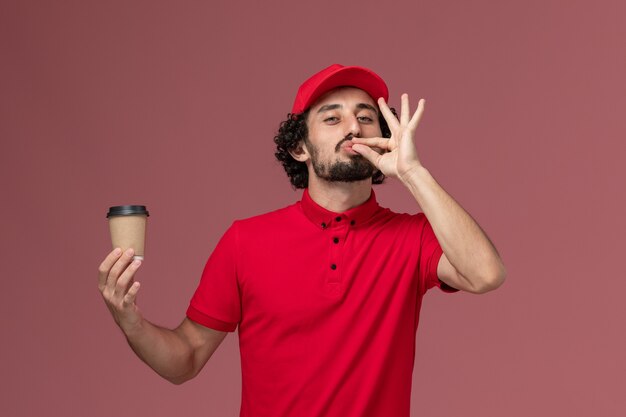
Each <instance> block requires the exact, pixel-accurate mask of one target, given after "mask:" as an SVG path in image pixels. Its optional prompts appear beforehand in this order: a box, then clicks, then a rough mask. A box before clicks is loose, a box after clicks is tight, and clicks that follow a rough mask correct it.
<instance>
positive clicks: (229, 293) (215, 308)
mask: <svg viewBox="0 0 626 417" xmlns="http://www.w3.org/2000/svg"><path fill="white" fill-rule="evenodd" d="M237 253H238V251H237V231H236V227H235V223H233V225H231V227H230V228H229V229H228V230H227V231H226V232H225V233H224V235H223V236H222V238H221V239H220V241H219V242H218V244H217V246H216V247H215V249H214V250H213V253H211V255H210V256H209V258H208V260H207V262H206V264H205V266H204V270H203V272H202V276H201V278H200V283H199V284H198V287H197V289H196V291H195V293H194V294H193V297H192V298H191V301H190V302H189V307H188V309H187V317H188V318H189V319H191V320H193V321H195V322H196V323H199V324H202V325H203V326H206V327H209V328H212V329H215V330H219V331H224V332H232V331H234V330H235V329H236V328H237V324H238V323H239V321H240V320H241V294H240V289H239V284H238V279H237Z"/></svg>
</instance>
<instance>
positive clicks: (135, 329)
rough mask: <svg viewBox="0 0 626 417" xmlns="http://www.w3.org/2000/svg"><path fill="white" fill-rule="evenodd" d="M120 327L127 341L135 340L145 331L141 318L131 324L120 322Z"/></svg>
mask: <svg viewBox="0 0 626 417" xmlns="http://www.w3.org/2000/svg"><path fill="white" fill-rule="evenodd" d="M119 327H120V329H122V332H123V333H124V335H125V336H126V338H127V339H132V338H135V337H137V335H139V334H141V333H142V332H143V331H144V330H145V328H144V320H143V317H139V319H138V320H135V321H133V322H131V323H123V322H120V323H119Z"/></svg>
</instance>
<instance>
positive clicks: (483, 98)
mask: <svg viewBox="0 0 626 417" xmlns="http://www.w3.org/2000/svg"><path fill="white" fill-rule="evenodd" d="M279 3H280V4H279ZM624 4H625V3H624V2H623V1H621V0H614V1H597V2H590V1H546V0H543V1H517V2H511V1H486V0H482V1H461V0H458V1H451V0H438V1H433V0H430V1H406V2H397V3H396V2H394V4H389V3H385V2H382V1H377V2H373V1H359V2H352V1H343V2H339V1H322V0H320V1H317V2H306V3H305V2H293V1H292V2H274V1H271V2H268V1H264V2H261V1H259V2H252V1H249V2H247V3H244V4H241V3H237V2H231V3H227V2H220V3H219V4H217V2H176V3H175V2H155V1H149V2H148V1H146V2H126V1H124V2H122V1H116V2H86V1H75V2H69V1H68V2H39V4H37V3H36V2H32V1H20V2H17V1H10V2H9V1H7V2H3V4H2V7H1V9H2V11H1V12H0V34H1V36H0V44H1V48H2V49H1V50H2V54H1V58H0V60H1V61H0V62H1V63H0V65H1V67H0V83H1V84H0V106H1V107H0V112H1V122H0V139H1V152H0V158H1V161H0V162H1V163H0V172H1V178H2V194H3V199H2V204H1V210H2V213H1V214H2V216H1V218H2V233H1V236H2V237H1V245H2V246H1V247H0V250H1V251H2V262H1V263H0V268H1V269H0V273H1V276H2V283H3V289H2V291H0V297H1V299H0V301H1V305H2V340H3V341H2V345H1V349H2V352H1V353H2V356H1V357H2V375H3V378H2V382H1V384H2V386H1V387H0V396H1V401H0V407H1V409H0V414H1V415H3V416H36V415H41V416H43V415H46V416H90V417H99V416H103V417H104V416H107V417H108V416H111V415H119V416H130V415H142V416H148V415H150V416H154V417H157V416H173V415H184V416H226V417H227V416H237V415H238V412H239V401H240V392H241V391H240V389H241V388H240V383H241V378H240V368H239V356H238V355H239V353H238V348H237V335H236V333H235V334H231V335H229V336H228V337H227V338H226V340H225V341H224V343H223V344H222V345H221V346H220V348H219V349H218V351H217V352H216V354H215V355H214V357H213V358H212V359H211V360H210V362H209V363H208V364H207V366H206V367H205V369H204V371H203V372H202V374H201V375H200V376H199V377H198V378H197V379H195V380H193V381H191V382H189V383H187V384H184V385H181V386H174V385H171V384H169V383H168V382H165V381H164V380H161V379H160V378H159V377H158V376H157V375H156V374H154V373H153V372H152V371H151V370H150V369H149V368H147V367H146V366H145V365H144V364H143V363H141V362H140V361H139V360H138V359H137V358H136V357H135V356H134V354H133V353H132V351H131V350H130V349H129V348H128V346H127V345H126V342H125V340H124V338H123V337H122V334H121V332H120V331H119V330H118V329H117V328H116V327H115V325H114V323H113V321H112V319H111V317H110V315H109V312H108V310H107V309H106V308H105V306H104V303H103V302H102V300H101V297H100V293H99V292H98V290H97V267H98V264H99V263H100V261H101V260H102V258H103V257H104V255H106V253H108V251H109V250H110V244H109V240H108V238H109V237H108V231H107V224H106V220H105V217H104V216H105V211H106V209H107V208H108V207H109V206H111V205H116V204H146V205H147V206H148V208H149V210H150V212H151V214H152V216H151V217H150V223H149V229H148V243H147V260H146V262H145V263H144V265H143V266H142V268H141V270H140V271H139V275H138V278H137V279H138V280H140V281H141V282H142V284H143V285H142V289H141V293H140V298H139V303H140V307H141V308H142V310H143V312H144V314H145V315H146V317H148V318H149V319H151V320H152V321H154V322H156V323H159V324H161V325H165V326H176V325H177V324H178V323H179V322H180V320H182V318H183V315H184V312H185V309H186V307H187V303H188V301H189V298H190V296H191V294H192V292H193V290H194V288H195V286H196V284H197V281H198V279H199V277H200V274H201V272H202V267H203V266H204V262H205V261H206V258H207V257H208V255H209V254H210V253H211V251H212V249H213V247H214V245H215V243H216V242H217V240H218V238H219V237H220V236H221V234H222V232H223V231H224V230H225V229H226V227H227V226H228V225H230V223H231V222H232V220H233V219H237V218H243V217H248V216H251V215H254V214H258V213H262V212H265V211H268V210H271V209H274V208H278V207H281V206H284V205H286V204H290V203H291V202H293V201H295V200H296V199H298V198H299V196H300V193H299V192H298V193H296V192H294V191H292V189H291V188H290V186H289V183H288V181H287V179H286V176H285V175H284V173H283V172H282V168H281V167H280V166H279V165H278V164H277V163H276V162H275V161H274V159H273V143H272V137H273V134H274V132H275V130H276V128H277V126H278V123H279V122H280V121H281V120H282V119H283V118H284V117H285V116H286V114H287V112H288V111H289V110H290V108H291V104H292V100H293V96H294V93H295V91H296V89H297V87H298V85H299V83H300V82H301V81H302V80H303V78H305V77H307V76H308V75H310V74H311V73H312V72H314V71H316V70H318V69H321V68H322V67H325V66H327V65H329V64H331V63H334V62H339V63H343V64H348V65H364V66H368V67H371V68H373V69H375V70H376V71H377V72H379V73H380V74H381V75H382V76H383V77H384V78H385V79H386V80H387V81H388V83H389V87H390V90H391V95H392V96H391V102H392V104H393V105H395V106H396V107H399V97H400V94H401V93H402V92H408V93H409V94H410V96H411V97H412V98H413V103H417V99H418V98H420V97H423V98H425V99H426V100H427V105H426V113H425V115H424V118H423V121H422V124H421V125H420V127H419V136H418V151H419V153H420V157H421V159H422V162H423V163H424V164H425V165H426V166H427V168H429V169H430V170H431V172H432V173H433V175H434V176H435V178H436V179H437V180H438V181H439V182H440V184H441V185H442V186H443V187H444V188H445V189H446V190H447V191H448V192H449V193H450V194H451V195H452V196H454V197H455V198H456V199H457V201H459V202H460V203H461V204H462V205H463V206H464V207H465V208H466V209H467V210H468V211H469V212H470V213H471V214H472V216H473V217H474V218H475V219H476V220H477V221H478V222H479V223H480V225H481V226H482V227H483V229H484V230H485V231H486V232H487V233H488V235H489V236H490V238H491V239H492V241H493V242H494V243H495V244H496V246H497V248H498V250H499V251H500V253H501V254H502V256H503V258H504V260H505V264H506V266H507V268H508V280H507V282H506V283H505V285H504V286H503V287H502V288H500V289H499V290H497V291H495V292H492V293H489V294H486V295H482V296H475V295H471V294H456V295H444V294H442V293H438V292H434V291H433V292H431V293H429V294H428V295H427V297H426V299H425V303H424V306H423V310H422V318H421V323H420V331H419V333H418V337H417V340H418V347H417V349H418V350H417V355H418V357H417V360H416V364H415V371H414V386H413V410H412V411H413V414H412V415H414V416H416V417H417V416H420V417H421V416H433V417H439V416H460V415H463V416H482V417H487V416H498V417H499V416H509V417H517V416H520V417H521V416H524V417H525V416H529V415H542V416H549V415H550V416H554V415H559V416H592V415H593V416H623V415H626V399H624V398H625V397H624V396H623V394H624V392H625V391H626V382H625V381H626V377H625V375H626V358H625V354H624V352H626V336H625V332H624V318H625V317H626V314H625V313H626V308H625V304H624V302H623V294H624V291H625V290H626V280H625V276H624V268H623V266H622V264H621V261H620V259H622V260H623V259H624V256H623V253H622V252H623V250H624V243H623V236H624V232H625V231H626V227H625V226H626V221H625V220H624V215H623V210H622V209H621V208H623V207H624V204H625V203H626V201H625V193H624V185H623V182H624V181H623V180H624V178H625V174H626V170H625V169H624V167H623V160H624V155H625V154H626V153H625V151H626V146H625V138H626V124H625V122H624V119H625V118H624V113H625V111H626V83H625V81H624V80H625V78H624V74H625V73H626V47H625V43H624V39H626V22H625V21H624V16H626V8H625V6H624ZM377 190H378V196H379V200H380V202H381V203H382V204H383V205H385V206H387V207H391V208H392V209H395V210H397V211H410V212H414V211H416V210H418V207H417V206H416V204H415V203H414V201H412V198H411V196H410V195H409V194H408V192H406V191H405V190H404V189H403V188H402V187H401V186H400V185H398V184H397V183H393V182H389V183H388V184H387V185H384V186H381V187H379V188H377Z"/></svg>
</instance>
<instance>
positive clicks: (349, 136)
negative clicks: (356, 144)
mask: <svg viewBox="0 0 626 417" xmlns="http://www.w3.org/2000/svg"><path fill="white" fill-rule="evenodd" d="M353 137H354V135H353V134H352V133H349V134H348V136H346V137H345V138H343V139H341V140H340V141H339V143H338V144H337V146H335V152H339V148H340V147H341V145H342V144H343V143H344V142H345V141H347V140H352V138H353Z"/></svg>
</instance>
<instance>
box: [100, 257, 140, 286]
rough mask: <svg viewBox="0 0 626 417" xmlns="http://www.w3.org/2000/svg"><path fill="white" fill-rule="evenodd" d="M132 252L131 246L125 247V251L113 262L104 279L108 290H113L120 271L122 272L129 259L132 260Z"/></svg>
mask: <svg viewBox="0 0 626 417" xmlns="http://www.w3.org/2000/svg"><path fill="white" fill-rule="evenodd" d="M134 253H135V251H134V250H133V249H132V248H130V249H126V252H124V253H123V254H122V256H120V257H119V259H118V260H117V262H115V264H114V265H113V267H112V268H111V270H110V271H109V275H108V277H107V280H106V286H107V287H108V288H109V289H110V290H112V291H113V290H114V289H115V284H117V280H118V278H119V276H120V275H121V274H122V272H124V270H125V269H126V267H127V266H128V264H129V263H130V261H132V260H133V255H134Z"/></svg>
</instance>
